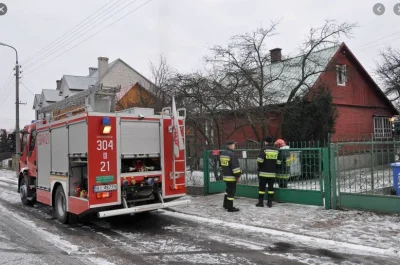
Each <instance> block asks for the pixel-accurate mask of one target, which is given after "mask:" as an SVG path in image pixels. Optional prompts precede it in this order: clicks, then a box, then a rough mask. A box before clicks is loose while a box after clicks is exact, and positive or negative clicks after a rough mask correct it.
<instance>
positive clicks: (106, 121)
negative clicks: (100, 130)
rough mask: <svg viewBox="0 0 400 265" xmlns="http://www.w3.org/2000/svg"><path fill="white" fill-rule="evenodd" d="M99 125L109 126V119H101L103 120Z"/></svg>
mask: <svg viewBox="0 0 400 265" xmlns="http://www.w3.org/2000/svg"><path fill="white" fill-rule="evenodd" d="M101 123H102V124H103V125H104V126H106V125H110V124H111V122H110V117H103V120H102V122H101Z"/></svg>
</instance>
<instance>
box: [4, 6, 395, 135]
mask: <svg viewBox="0 0 400 265" xmlns="http://www.w3.org/2000/svg"><path fill="white" fill-rule="evenodd" d="M147 1H148V0H136V1H135V0H113V1H112V2H114V4H115V6H114V7H116V8H111V9H108V10H107V11H104V13H103V15H102V16H101V18H100V16H99V17H95V16H92V19H93V20H94V21H93V22H91V24H88V25H86V26H83V28H82V27H76V28H75V33H74V32H71V33H69V36H67V35H65V33H67V32H68V31H69V30H71V29H72V28H73V27H75V26H76V25H77V24H78V23H79V22H81V21H82V20H84V19H86V18H87V17H88V16H90V15H92V14H93V13H94V12H96V11H97V10H98V9H99V8H101V7H102V6H104V5H106V4H107V3H108V2H110V0H79V1H78V0H68V1H61V0H0V3H4V4H6V5H7V7H8V12H7V14H6V15H4V16H0V42H3V43H7V44H10V45H13V46H14V47H16V48H17V49H18V52H19V58H20V64H22V71H24V72H23V73H22V79H21V82H22V84H21V86H20V99H21V101H22V102H24V103H27V104H26V105H21V108H20V118H21V123H20V126H21V128H22V127H23V125H25V124H26V123H28V122H30V121H31V120H32V119H33V118H34V112H33V110H32V105H33V95H32V93H38V94H39V93H41V89H43V88H46V89H55V86H56V80H57V79H60V78H61V77H62V75H64V74H69V75H87V74H88V71H89V70H88V67H90V66H93V67H97V57H99V56H105V57H109V58H110V61H113V60H115V59H116V58H121V59H122V60H124V61H125V62H127V63H128V64H130V65H131V66H132V67H133V68H135V69H136V70H138V71H139V72H141V73H142V74H144V75H145V76H148V75H149V62H150V61H156V60H157V58H158V57H159V55H160V54H161V53H162V54H164V55H165V56H166V58H167V60H168V61H169V63H170V64H171V65H172V66H173V67H175V68H177V69H178V70H180V71H190V70H193V69H196V68H199V67H200V66H201V60H202V57H203V56H204V55H205V54H207V52H208V48H209V47H210V46H212V45H214V44H221V45H224V44H226V43H227V41H228V39H229V37H230V36H232V35H235V34H240V33H244V32H249V31H252V30H254V29H256V28H257V27H260V26H268V25H269V21H271V20H278V19H282V21H281V23H280V25H279V26H278V32H279V35H278V36H276V37H274V38H272V39H270V40H269V41H268V48H275V47H280V48H282V49H283V50H282V52H283V55H285V54H293V53H294V52H295V51H296V48H297V47H298V44H299V43H300V42H301V41H302V40H303V39H304V37H305V34H307V32H308V30H309V29H310V27H318V26H321V25H323V23H324V20H325V19H335V20H338V21H347V22H358V23H359V25H360V27H359V28H357V29H356V30H355V31H354V39H350V40H346V39H344V40H343V41H345V42H346V43H347V44H348V46H349V48H350V49H351V50H352V51H353V52H354V54H355V55H356V57H358V59H359V60H360V62H361V63H362V64H363V65H364V67H366V69H367V70H368V71H369V72H370V73H372V72H373V70H374V68H375V61H376V60H377V59H378V57H377V56H378V54H379V51H380V50H382V49H384V48H385V47H387V46H388V45H391V46H392V47H400V16H397V15H395V13H394V11H393V7H394V5H395V4H396V3H400V0H381V1H380V3H382V4H384V5H385V6H386V12H385V13H384V14H383V15H382V16H376V15H375V14H374V13H373V12H372V7H373V5H374V4H376V3H377V2H378V1H370V0H352V1H348V0H335V1H332V0H330V1H328V0H324V1H321V0H313V1H312V0H308V1H307V0H301V1H298V0H290V1H289V0H286V1H284V0H279V1H278V0H276V1H270V0H151V1H150V2H149V3H147V4H146V5H144V6H143V7H141V8H139V9H137V11H134V12H133V13H131V14H130V15H128V16H126V17H125V18H123V19H122V20H120V21H118V22H116V23H115V24H113V25H112V26H110V27H108V28H107V29H104V30H103V31H101V32H100V33H98V34H97V35H95V36H93V37H92V38H90V39H88V40H87V41H85V42H83V43H82V44H80V45H78V46H76V47H75V48H73V49H71V50H70V51H68V52H66V53H64V52H65V51H67V50H68V49H70V48H71V47H72V46H74V45H76V44H78V43H79V42H81V41H82V40H84V39H86V38H88V37H90V36H91V35H93V34H94V33H96V32H97V31H99V30H101V29H103V28H105V27H106V26H107V25H109V24H111V23H112V22H113V21H116V20H118V19H119V18H120V17H122V16H124V15H125V14H128V13H129V12H131V11H132V10H134V9H136V8H138V7H139V6H140V5H142V4H144V3H146V2H147ZM117 2H118V3H117ZM111 5H112V4H109V5H108V6H111ZM125 6H126V7H125ZM123 7H125V8H123ZM122 8H123V9H122ZM119 9H122V10H121V11H120V12H118V13H117V11H118V10H119ZM114 13H116V14H114ZM113 14H114V15H113ZM107 17H110V18H108V19H107V20H105V19H106V18H107ZM103 20H105V21H104V22H102V21H103ZM86 22H88V20H87V21H86ZM101 22H102V23H101ZM99 23H100V24H99ZM96 24H99V25H98V26H96V27H94V26H95V25H96ZM92 27H93V28H92ZM91 28H92V29H91ZM88 30H90V31H88ZM86 31H88V32H86ZM79 35H81V36H80V37H78V36H79ZM60 36H63V37H64V38H65V39H64V40H63V41H62V42H60V43H58V44H55V45H57V46H55V45H54V46H51V47H50V48H48V49H47V51H51V50H49V49H53V51H54V52H51V53H50V52H48V53H45V52H42V53H41V55H39V56H37V57H36V58H33V59H31V60H29V61H27V60H28V59H29V58H30V57H31V56H33V55H35V54H36V53H37V52H39V51H40V50H42V49H43V48H45V47H46V46H47V45H48V44H50V43H51V42H53V41H55V40H56V39H57V38H59V37H60ZM68 42H71V43H69V44H68ZM62 53H64V54H63V55H61V56H59V57H58V58H56V59H54V60H53V58H55V57H56V56H58V55H60V54H62ZM45 56H48V57H45ZM50 60H52V61H51V62H49V61H50ZM46 62H48V63H46ZM14 63H15V54H14V51H13V50H11V49H9V48H6V47H1V46H0V113H1V119H0V128H6V129H11V128H13V127H14V124H15V104H14V103H15V89H14V87H15V82H10V83H8V82H7V81H8V80H10V79H9V76H10V74H11V71H12V69H13V67H14ZM45 63H46V64H45ZM43 64H44V65H43ZM37 67H39V68H37ZM36 68H37V69H36ZM33 70H34V71H33ZM5 82H6V86H4V84H5ZM7 84H8V85H7Z"/></svg>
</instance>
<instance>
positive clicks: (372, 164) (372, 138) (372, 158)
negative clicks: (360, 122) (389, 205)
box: [367, 134, 375, 194]
mask: <svg viewBox="0 0 400 265" xmlns="http://www.w3.org/2000/svg"><path fill="white" fill-rule="evenodd" d="M374 152H375V151H374V136H373V134H371V161H370V163H371V192H372V194H374V193H375V183H374V182H375V181H374ZM367 191H368V188H367Z"/></svg>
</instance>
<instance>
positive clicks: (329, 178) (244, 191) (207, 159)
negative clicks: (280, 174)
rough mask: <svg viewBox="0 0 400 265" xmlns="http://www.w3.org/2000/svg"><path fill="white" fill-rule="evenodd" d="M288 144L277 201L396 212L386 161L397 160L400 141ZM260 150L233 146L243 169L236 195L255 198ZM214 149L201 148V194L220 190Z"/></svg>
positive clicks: (397, 199)
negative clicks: (288, 165)
mask: <svg viewBox="0 0 400 265" xmlns="http://www.w3.org/2000/svg"><path fill="white" fill-rule="evenodd" d="M289 144H290V146H291V148H290V149H287V150H288V151H289V152H290V158H291V169H290V179H289V182H288V186H287V188H279V186H278V183H276V184H275V188H276V189H275V200H276V201H278V202H291V203H299V204H309V205H318V206H322V205H324V206H325V208H326V209H343V208H348V209H360V210H369V211H377V212H388V213H400V196H396V194H395V192H394V189H393V173H392V168H391V166H390V164H391V163H393V162H394V161H399V160H400V141H368V142H367V141H365V142H339V143H335V144H333V143H332V144H329V145H328V144H326V143H318V142H313V143H310V142H309V143H299V144H294V143H289ZM293 147H295V148H293ZM259 150H260V149H237V150H236V152H237V155H238V157H239V162H240V165H241V168H242V170H243V175H242V177H241V180H240V182H239V183H238V187H237V192H236V196H240V197H248V198H257V196H258V177H257V162H256V157H257V155H258V153H259ZM218 151H220V150H214V151H212V150H209V151H204V152H203V165H204V175H203V176H204V190H205V194H213V193H221V192H224V191H225V183H224V182H223V181H221V179H220V177H219V176H220V168H219V162H218ZM399 195H400V194H399Z"/></svg>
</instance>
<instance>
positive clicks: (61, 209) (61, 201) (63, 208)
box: [54, 185, 68, 224]
mask: <svg viewBox="0 0 400 265" xmlns="http://www.w3.org/2000/svg"><path fill="white" fill-rule="evenodd" d="M54 198H55V200H54V214H55V217H56V218H57V220H58V221H59V222H60V223H62V224H66V223H67V222H68V212H67V199H66V197H65V193H64V190H63V187H62V186H61V185H60V186H58V187H57V189H56V194H55V196H54Z"/></svg>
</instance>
